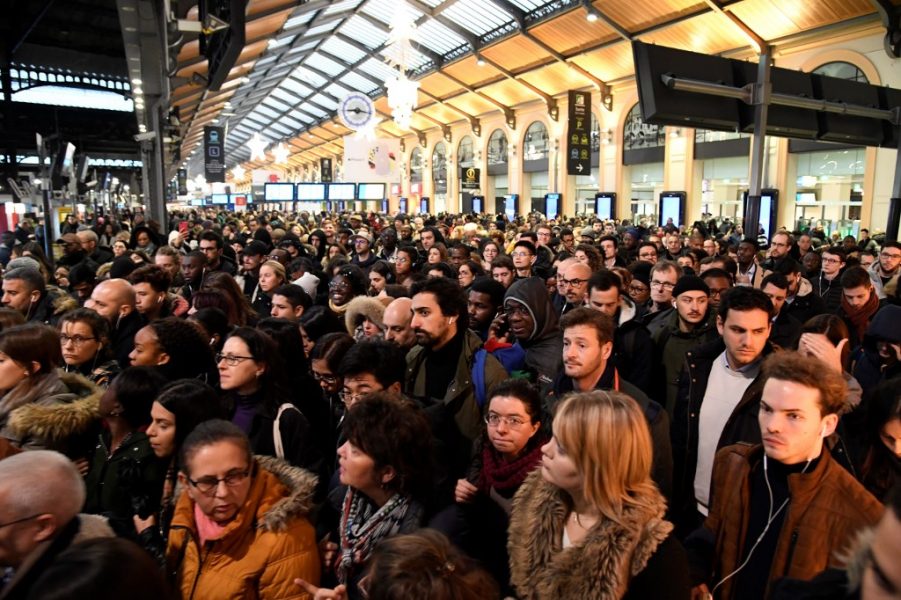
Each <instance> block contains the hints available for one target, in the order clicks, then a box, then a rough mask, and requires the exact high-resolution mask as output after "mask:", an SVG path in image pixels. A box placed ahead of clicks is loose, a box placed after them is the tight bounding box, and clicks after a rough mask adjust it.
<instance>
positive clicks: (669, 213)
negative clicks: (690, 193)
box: [660, 192, 685, 227]
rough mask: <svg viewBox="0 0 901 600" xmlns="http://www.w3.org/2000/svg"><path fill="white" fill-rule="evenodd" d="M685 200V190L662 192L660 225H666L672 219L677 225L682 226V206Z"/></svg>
mask: <svg viewBox="0 0 901 600" xmlns="http://www.w3.org/2000/svg"><path fill="white" fill-rule="evenodd" d="M684 201H685V194H684V193H683V192H664V193H662V194H660V226H661V227H662V226H664V225H666V224H667V223H668V222H669V220H670V219H672V220H673V225H675V226H676V227H681V226H682V206H683V203H684Z"/></svg>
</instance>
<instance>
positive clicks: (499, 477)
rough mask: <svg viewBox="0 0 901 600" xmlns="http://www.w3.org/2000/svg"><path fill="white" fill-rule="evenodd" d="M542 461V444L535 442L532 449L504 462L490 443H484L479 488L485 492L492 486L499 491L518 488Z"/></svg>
mask: <svg viewBox="0 0 901 600" xmlns="http://www.w3.org/2000/svg"><path fill="white" fill-rule="evenodd" d="M540 462H541V444H535V447H534V448H532V450H531V451H529V452H527V453H526V454H523V455H522V456H520V457H519V458H517V459H516V460H514V461H511V462H504V461H503V460H502V459H501V457H500V456H499V455H498V453H497V451H496V450H495V449H494V447H492V445H491V444H490V443H488V444H484V445H483V446H482V471H481V472H480V473H479V482H478V488H479V490H480V491H482V492H485V493H488V491H489V490H490V489H491V488H494V489H496V490H498V491H504V490H511V489H515V488H518V487H519V486H520V485H522V482H523V481H525V478H526V476H528V474H529V473H531V472H532V471H533V470H534V469H535V467H537V466H538V463H540Z"/></svg>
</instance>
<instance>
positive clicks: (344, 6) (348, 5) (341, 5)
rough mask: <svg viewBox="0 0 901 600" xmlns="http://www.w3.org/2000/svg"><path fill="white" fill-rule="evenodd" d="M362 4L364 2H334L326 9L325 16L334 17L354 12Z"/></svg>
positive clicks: (360, 0) (358, 0)
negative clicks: (345, 12)
mask: <svg viewBox="0 0 901 600" xmlns="http://www.w3.org/2000/svg"><path fill="white" fill-rule="evenodd" d="M360 2H362V0H343V1H342V2H333V3H332V4H331V5H330V6H329V7H328V8H327V9H325V14H327V15H334V14H336V13H341V12H344V11H347V10H352V9H354V8H356V7H357V6H359V4H360Z"/></svg>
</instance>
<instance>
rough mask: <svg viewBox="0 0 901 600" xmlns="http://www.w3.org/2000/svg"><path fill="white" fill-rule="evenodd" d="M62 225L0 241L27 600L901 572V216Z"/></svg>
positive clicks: (894, 589)
mask: <svg viewBox="0 0 901 600" xmlns="http://www.w3.org/2000/svg"><path fill="white" fill-rule="evenodd" d="M166 232H168V233H166ZM55 250H56V252H54V253H53V254H55V255H56V256H48V255H47V253H45V252H44V251H43V249H42V247H41V244H40V243H38V242H36V241H35V239H34V234H33V231H32V230H31V229H30V227H29V224H28V223H21V224H20V225H19V226H18V227H17V228H16V229H15V231H9V232H6V233H3V234H2V235H0V262H2V264H3V276H2V290H3V294H2V304H3V308H2V309H0V458H2V459H0V567H2V568H3V569H5V571H4V575H3V579H2V582H0V584H2V587H0V599H6V598H22V599H38V598H40V599H46V598H82V597H84V598H87V597H91V598H94V599H98V600H99V599H104V598H118V597H120V596H121V595H122V594H123V593H128V594H130V595H132V596H134V597H136V598H137V599H142V598H169V597H172V598H185V599H218V598H238V597H240V598H263V599H275V598H312V599H317V600H325V599H330V598H331V599H347V598H349V599H357V598H372V599H386V600H387V599H401V598H404V599H409V598H430V599H436V600H443V599H447V600H450V599H467V600H468V599H473V600H475V599H492V598H519V599H521V600H533V599H534V600H550V599H587V600H592V599H598V600H600V599H604V600H606V599H613V598H631V599H644V598H647V599H652V598H653V599H674V600H675V599H688V598H691V599H701V598H718V599H719V598H722V599H760V598H807V597H811V598H812V597H816V598H864V599H867V600H870V599H875V598H886V597H898V595H899V593H901V561H898V558H897V557H898V556H899V555H901V535H899V531H901V491H899V473H901V463H899V461H901V292H899V286H898V283H899V277H901V243H898V242H896V241H887V240H885V239H873V238H870V237H869V235H868V232H866V230H863V231H862V237H861V238H860V239H854V238H845V239H830V238H829V237H827V236H825V235H823V234H822V232H818V231H803V232H801V231H794V232H792V231H787V230H785V229H780V230H778V231H777V232H776V233H774V234H773V236H772V238H771V239H759V238H749V237H743V236H742V233H741V229H740V227H738V228H737V227H735V226H734V225H733V224H731V223H729V222H725V223H718V222H716V221H713V220H711V221H709V222H703V221H699V222H696V223H694V224H693V225H692V226H691V227H682V228H679V227H676V226H675V225H673V224H672V223H668V224H667V225H666V226H663V227H646V226H635V225H633V224H631V223H630V222H629V221H622V222H619V221H607V222H605V221H601V220H598V219H595V218H592V217H591V216H582V217H576V218H561V217H558V218H557V219H550V220H548V219H545V218H544V217H543V216H540V215H530V216H528V217H520V218H517V219H516V220H514V221H512V222H511V221H509V220H508V219H506V218H505V217H503V216H502V215H498V216H497V217H496V218H495V216H493V215H476V214H468V215H441V216H439V217H433V216H429V215H418V216H407V215H403V214H398V215H395V216H389V215H380V214H375V213H342V214H329V213H321V214H309V213H299V214H287V213H278V212H252V211H251V212H244V213H238V214H232V213H226V212H223V211H216V210H206V211H191V212H176V213H173V214H171V215H170V217H169V221H168V222H167V223H165V224H160V223H156V222H153V221H145V220H144V218H143V215H142V214H140V213H138V214H132V213H129V212H123V213H121V214H116V215H106V216H101V215H96V216H94V215H88V216H83V215H80V216H76V215H69V216H68V217H67V219H66V221H65V222H64V223H63V224H62V225H61V231H60V237H59V239H58V240H57V241H56V248H55ZM123 559H124V560H123Z"/></svg>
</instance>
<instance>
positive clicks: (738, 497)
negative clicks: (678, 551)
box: [685, 352, 883, 600]
mask: <svg viewBox="0 0 901 600" xmlns="http://www.w3.org/2000/svg"><path fill="white" fill-rule="evenodd" d="M763 375H764V381H765V384H764V388H763V395H762V398H761V401H760V413H759V417H758V421H759V423H760V431H761V437H762V440H763V445H762V446H761V445H755V446H750V445H744V444H738V445H734V446H728V447H725V448H723V449H722V450H720V451H719V452H718V453H717V456H716V461H715V463H714V469H713V478H712V483H711V493H710V498H711V504H710V512H709V515H708V516H707V519H706V521H705V522H704V525H703V526H702V527H701V528H700V529H698V530H697V531H695V532H694V533H693V534H691V535H690V536H689V537H688V539H687V540H686V544H685V545H686V549H687V550H688V553H689V559H690V562H691V565H692V579H693V583H694V584H695V585H696V587H695V588H694V590H693V592H692V598H693V599H694V598H705V597H710V596H707V594H708V593H712V594H713V597H715V598H722V599H729V600H733V599H734V600H738V599H744V598H748V599H750V598H755V599H757V598H765V597H767V596H768V595H769V589H770V585H771V584H772V582H773V581H775V580H776V579H779V578H781V577H791V578H793V579H804V580H806V579H810V578H812V577H813V576H815V575H816V574H818V573H820V572H821V571H823V570H825V569H826V568H827V567H834V566H842V565H841V559H840V558H839V556H838V555H839V554H840V551H841V550H843V549H845V547H846V546H848V544H849V543H850V542H851V541H852V540H853V538H854V535H855V533H856V532H857V531H858V530H859V529H861V528H863V527H866V526H870V525H873V524H875V523H876V522H877V521H878V520H879V518H880V516H881V515H882V510H883V508H882V505H881V504H880V503H879V502H878V501H877V500H876V499H875V498H874V497H873V496H871V495H870V493H869V492H867V491H866V490H865V489H864V488H863V486H862V485H860V483H858V482H857V481H856V480H855V479H854V478H853V477H852V476H851V475H850V474H849V473H848V472H847V471H846V470H845V469H844V468H842V467H841V466H840V465H839V464H838V463H837V462H835V461H834V460H833V459H832V457H831V455H830V454H829V450H827V449H826V448H825V447H824V445H823V439H824V438H825V437H827V436H829V435H830V434H832V432H833V431H834V430H835V428H836V426H837V424H838V419H839V413H840V412H841V411H842V409H843V405H844V402H845V381H844V379H843V378H842V377H841V376H840V375H839V374H838V373H835V372H834V371H832V370H831V369H829V368H827V367H826V366H825V365H824V364H823V363H822V362H820V361H819V360H818V359H816V358H811V357H805V356H802V355H800V354H798V353H795V352H780V353H776V354H773V355H771V356H770V357H769V358H767V359H766V361H765V362H764V365H763Z"/></svg>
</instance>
